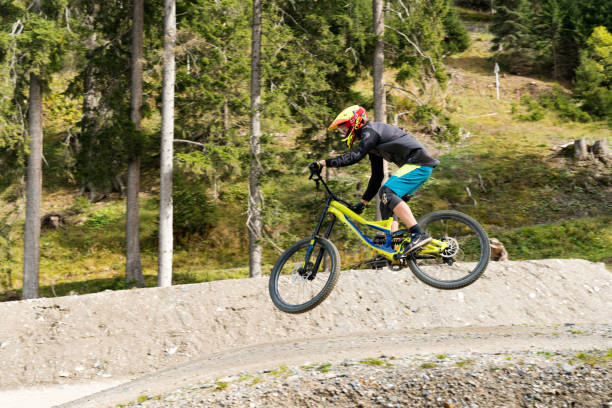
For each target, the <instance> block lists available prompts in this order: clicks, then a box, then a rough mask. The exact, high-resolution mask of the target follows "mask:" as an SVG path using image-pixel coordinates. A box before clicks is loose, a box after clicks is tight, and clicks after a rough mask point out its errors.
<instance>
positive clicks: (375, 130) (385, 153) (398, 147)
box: [325, 122, 440, 201]
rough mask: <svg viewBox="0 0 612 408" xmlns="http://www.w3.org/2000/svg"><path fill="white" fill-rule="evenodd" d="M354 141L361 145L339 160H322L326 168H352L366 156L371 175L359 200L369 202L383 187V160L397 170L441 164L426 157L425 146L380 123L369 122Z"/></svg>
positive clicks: (393, 127) (401, 131)
mask: <svg viewBox="0 0 612 408" xmlns="http://www.w3.org/2000/svg"><path fill="white" fill-rule="evenodd" d="M356 137H357V139H358V140H359V141H360V142H359V146H358V147H357V149H355V150H352V151H350V152H348V153H345V154H343V155H341V156H338V157H334V158H332V159H327V160H325V165H326V166H329V167H344V166H350V165H351V164H355V163H357V162H358V161H360V160H361V159H363V158H364V157H365V155H366V154H367V155H368V156H369V158H370V164H371V166H372V175H371V176H370V181H369V183H368V188H367V189H366V191H365V193H363V196H362V198H363V199H364V200H366V201H370V200H371V199H372V198H374V196H375V195H376V193H377V192H378V189H379V188H380V185H381V184H382V181H383V178H384V174H383V159H385V160H387V161H390V162H392V163H395V164H396V165H398V166H399V167H401V166H403V165H404V164H418V165H421V166H429V167H435V166H437V165H438V164H439V163H440V162H439V161H438V160H436V159H434V158H433V157H431V156H430V155H429V153H427V150H426V149H425V146H423V145H422V144H421V143H420V142H419V141H418V140H416V139H415V138H414V137H412V135H410V134H409V133H406V132H404V131H403V130H401V129H399V128H397V127H395V126H392V125H388V124H386V123H380V122H368V123H366V124H365V125H364V126H363V127H362V128H361V129H359V130H357V132H356Z"/></svg>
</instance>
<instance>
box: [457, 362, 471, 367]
mask: <svg viewBox="0 0 612 408" xmlns="http://www.w3.org/2000/svg"><path fill="white" fill-rule="evenodd" d="M469 364H472V360H459V361H456V362H455V365H456V366H457V367H465V366H467V365H469Z"/></svg>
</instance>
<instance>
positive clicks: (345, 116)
mask: <svg viewBox="0 0 612 408" xmlns="http://www.w3.org/2000/svg"><path fill="white" fill-rule="evenodd" d="M367 122H368V114H367V113H366V110H365V109H364V108H363V107H361V106H359V105H353V106H349V107H348V108H346V109H345V110H343V111H342V112H340V114H339V115H338V116H336V119H334V121H333V122H332V124H331V125H329V127H328V128H327V130H334V129H338V128H339V127H340V126H344V127H346V133H345V134H344V136H345V138H344V139H342V141H343V142H346V145H347V146H348V147H349V148H351V147H353V142H354V141H355V131H356V130H357V129H360V128H361V127H362V126H363V125H365V124H366V123H367Z"/></svg>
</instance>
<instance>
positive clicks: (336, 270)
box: [268, 237, 340, 314]
mask: <svg viewBox="0 0 612 408" xmlns="http://www.w3.org/2000/svg"><path fill="white" fill-rule="evenodd" d="M311 239H312V238H311V237H308V238H304V239H302V240H300V241H298V242H296V243H295V244H293V245H292V246H291V247H289V248H288V249H287V250H286V251H285V252H283V253H282V254H281V256H280V257H279V258H278V260H277V261H276V263H275V264H274V267H273V268H272V272H271V273H270V281H269V284H268V288H269V291H270V298H271V299H272V302H273V303H274V305H275V306H276V307H277V308H279V309H280V310H282V311H283V312H286V313H294V314H296V313H304V312H307V311H309V310H312V309H314V308H315V307H317V306H318V305H319V304H321V302H323V301H324V300H325V299H326V298H327V296H329V294H330V293H331V291H332V290H333V289H334V286H335V285H336V282H338V278H339V276H340V254H339V252H338V249H337V248H336V246H335V245H334V244H333V243H332V242H331V241H329V240H328V239H325V238H322V237H317V238H315V248H314V251H313V253H312V255H311V261H312V262H314V261H315V260H316V257H317V254H318V252H319V250H321V249H323V250H324V257H323V260H322V262H321V265H320V267H319V271H318V272H317V275H316V276H315V278H314V279H315V280H317V279H322V278H323V279H325V278H327V281H326V282H325V285H324V286H323V288H322V289H321V290H320V291H319V292H318V293H317V294H316V295H314V296H313V297H312V298H311V299H310V300H307V301H305V302H303V303H299V304H292V303H289V302H288V301H286V300H285V299H283V296H282V295H281V294H280V293H279V279H281V275H283V274H282V272H285V274H287V273H291V272H292V271H290V270H286V269H287V268H285V266H286V264H287V262H288V261H290V260H291V261H292V262H297V263H299V262H303V260H304V258H303V257H302V253H301V252H300V250H302V249H305V248H308V246H309V245H310V241H311ZM294 255H295V256H294ZM292 257H293V258H292ZM325 265H328V269H329V271H326V270H325V271H322V269H325ZM283 277H284V278H286V280H287V281H289V280H290V279H292V276H289V277H287V276H286V275H283ZM293 278H294V279H295V278H297V276H294V277H293ZM297 279H298V280H299V278H297ZM299 283H302V284H304V285H306V284H308V283H309V282H307V281H306V280H303V282H298V284H299Z"/></svg>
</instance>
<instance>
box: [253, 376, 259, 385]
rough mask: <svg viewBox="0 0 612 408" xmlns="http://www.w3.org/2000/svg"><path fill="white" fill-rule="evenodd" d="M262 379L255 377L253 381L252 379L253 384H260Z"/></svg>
mask: <svg viewBox="0 0 612 408" xmlns="http://www.w3.org/2000/svg"><path fill="white" fill-rule="evenodd" d="M261 381H262V379H261V377H255V378H253V381H251V385H255V384H259V383H260V382H261Z"/></svg>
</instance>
